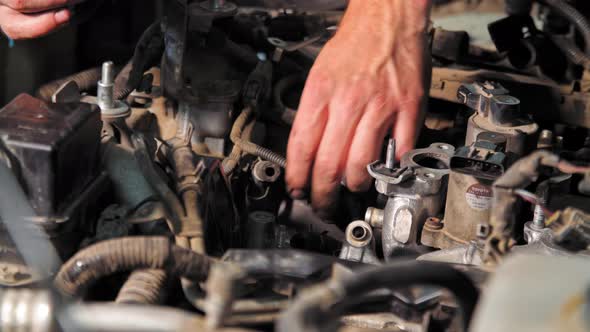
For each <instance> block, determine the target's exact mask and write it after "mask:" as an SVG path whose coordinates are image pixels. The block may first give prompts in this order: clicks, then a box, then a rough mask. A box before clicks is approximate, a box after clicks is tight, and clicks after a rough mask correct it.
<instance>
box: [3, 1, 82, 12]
mask: <svg viewBox="0 0 590 332" xmlns="http://www.w3.org/2000/svg"><path fill="white" fill-rule="evenodd" d="M84 1H86V0H0V5H4V6H6V7H9V8H11V9H14V10H16V11H19V12H21V13H38V12H43V11H46V10H50V9H56V8H60V7H65V6H68V5H75V4H77V3H80V2H84Z"/></svg>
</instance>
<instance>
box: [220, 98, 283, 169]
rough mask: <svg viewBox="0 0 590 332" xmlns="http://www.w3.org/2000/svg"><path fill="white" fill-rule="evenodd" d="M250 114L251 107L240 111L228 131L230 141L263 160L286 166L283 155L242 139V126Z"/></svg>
mask: <svg viewBox="0 0 590 332" xmlns="http://www.w3.org/2000/svg"><path fill="white" fill-rule="evenodd" d="M251 114H252V109H251V108H246V109H244V110H243V111H242V113H241V114H240V115H239V116H238V118H237V119H236V121H235V123H234V126H233V127H232V131H231V133H230V139H231V141H232V142H233V143H234V144H235V145H237V146H238V147H240V149H242V151H244V152H246V153H248V154H251V155H254V156H257V157H260V158H262V159H264V160H267V161H270V162H273V163H275V164H277V165H279V166H281V167H283V168H285V167H286V166H287V160H286V159H285V157H283V156H281V155H279V154H277V153H275V152H273V151H271V150H269V149H267V148H265V147H262V146H260V145H257V144H254V143H252V142H250V141H247V140H244V139H242V131H243V130H244V126H245V124H246V121H247V120H248V118H249V117H250V115H251Z"/></svg>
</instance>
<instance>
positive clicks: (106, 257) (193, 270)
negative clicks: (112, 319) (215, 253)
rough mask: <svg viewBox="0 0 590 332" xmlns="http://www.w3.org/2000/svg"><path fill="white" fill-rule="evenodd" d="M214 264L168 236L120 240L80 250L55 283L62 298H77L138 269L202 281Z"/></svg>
mask: <svg viewBox="0 0 590 332" xmlns="http://www.w3.org/2000/svg"><path fill="white" fill-rule="evenodd" d="M212 262H213V261H212V259H210V258H209V257H207V256H204V255H200V254H197V253H195V252H194V251H191V250H188V249H184V248H181V247H179V246H177V245H174V244H172V243H171V242H170V241H169V240H168V239H167V238H165V237H128V238H119V239H115V240H109V241H103V242H100V243H97V244H95V245H92V246H90V247H88V248H85V249H83V250H81V251H79V252H78V253H77V254H76V255H74V257H72V258H71V259H70V260H68V261H67V262H66V263H65V264H64V265H63V266H62V267H61V269H60V270H59V272H58V274H57V276H56V278H55V282H54V283H55V286H56V288H57V289H58V290H59V291H60V292H61V293H62V294H63V295H65V296H69V297H75V296H78V295H80V293H81V292H83V291H84V290H86V289H87V288H88V287H89V286H91V285H92V284H94V283H95V282H96V281H97V280H99V279H100V278H102V277H105V276H108V275H111V274H114V273H117V272H124V271H134V270H137V269H159V270H165V271H166V272H167V273H169V274H170V275H174V276H182V277H185V278H188V279H191V280H195V281H197V282H200V281H204V280H205V279H206V278H207V276H208V274H209V267H210V265H211V264H212Z"/></svg>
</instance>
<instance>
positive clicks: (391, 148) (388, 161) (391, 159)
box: [385, 138, 395, 170]
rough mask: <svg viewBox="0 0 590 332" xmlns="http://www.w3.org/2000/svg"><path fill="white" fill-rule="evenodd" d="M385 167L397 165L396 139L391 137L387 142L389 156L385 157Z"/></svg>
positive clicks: (390, 167) (391, 167) (389, 167)
mask: <svg viewBox="0 0 590 332" xmlns="http://www.w3.org/2000/svg"><path fill="white" fill-rule="evenodd" d="M385 167H386V168H387V169H391V170H392V169H393V168H394V167H395V139H393V138H390V139H389V142H387V156H386V157H385Z"/></svg>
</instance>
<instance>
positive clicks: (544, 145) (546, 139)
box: [537, 130, 553, 149]
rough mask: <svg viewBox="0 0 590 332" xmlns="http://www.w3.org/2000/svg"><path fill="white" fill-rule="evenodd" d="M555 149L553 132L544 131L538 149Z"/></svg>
mask: <svg viewBox="0 0 590 332" xmlns="http://www.w3.org/2000/svg"><path fill="white" fill-rule="evenodd" d="M552 147H553V132H552V131H551V130H543V131H542V132H541V135H540V136H539V142H538V143H537V148H538V149H551V148H552Z"/></svg>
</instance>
